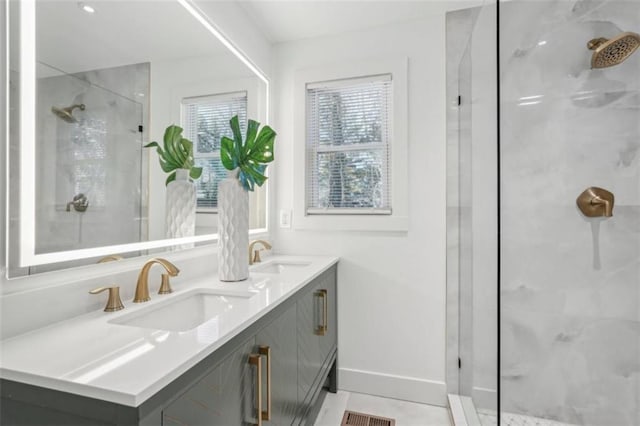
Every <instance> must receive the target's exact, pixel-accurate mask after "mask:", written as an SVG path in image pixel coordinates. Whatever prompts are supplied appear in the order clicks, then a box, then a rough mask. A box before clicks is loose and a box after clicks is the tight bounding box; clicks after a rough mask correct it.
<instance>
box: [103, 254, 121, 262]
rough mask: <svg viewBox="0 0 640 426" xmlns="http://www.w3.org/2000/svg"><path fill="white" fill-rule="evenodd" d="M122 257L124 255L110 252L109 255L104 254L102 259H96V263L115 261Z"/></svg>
mask: <svg viewBox="0 0 640 426" xmlns="http://www.w3.org/2000/svg"><path fill="white" fill-rule="evenodd" d="M123 259H124V257H122V256H120V255H119V254H110V255H109V256H105V257H103V258H102V259H100V260H98V262H97V263H107V262H116V261H118V260H123Z"/></svg>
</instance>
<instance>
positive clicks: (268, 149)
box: [248, 126, 276, 163]
mask: <svg viewBox="0 0 640 426" xmlns="http://www.w3.org/2000/svg"><path fill="white" fill-rule="evenodd" d="M275 139H276V132H274V131H273V129H272V128H271V127H269V126H264V127H263V128H262V129H261V130H260V133H259V134H258V137H257V138H256V141H255V143H254V147H253V150H252V151H251V153H250V154H249V156H248V157H249V159H251V160H254V161H255V162H257V163H270V162H272V161H273V159H274V155H273V147H274V143H275Z"/></svg>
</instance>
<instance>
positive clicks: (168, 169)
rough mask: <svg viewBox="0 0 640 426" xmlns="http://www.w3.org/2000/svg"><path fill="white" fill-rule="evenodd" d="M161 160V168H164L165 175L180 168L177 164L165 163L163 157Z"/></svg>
mask: <svg viewBox="0 0 640 426" xmlns="http://www.w3.org/2000/svg"><path fill="white" fill-rule="evenodd" d="M159 160H160V168H162V171H163V172H165V173H170V172H172V171H173V170H175V169H178V168H179V167H176V166H175V164H171V163H169V162H167V161H165V160H164V159H163V158H162V157H160V158H159Z"/></svg>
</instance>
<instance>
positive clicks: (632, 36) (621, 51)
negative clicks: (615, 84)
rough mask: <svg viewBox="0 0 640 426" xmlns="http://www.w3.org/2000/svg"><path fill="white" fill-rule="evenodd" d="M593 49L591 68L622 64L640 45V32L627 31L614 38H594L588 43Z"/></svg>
mask: <svg viewBox="0 0 640 426" xmlns="http://www.w3.org/2000/svg"><path fill="white" fill-rule="evenodd" d="M587 47H588V48H589V50H593V51H594V52H593V56H592V57H591V68H607V67H612V66H614V65H618V64H621V63H622V62H624V61H625V59H627V58H628V57H629V56H631V55H632V54H633V52H635V51H636V49H638V47H640V34H636V33H632V32H627V33H622V34H620V35H618V36H616V37H614V38H611V39H606V38H603V37H601V38H594V39H593V40H591V41H589V43H588V44H587Z"/></svg>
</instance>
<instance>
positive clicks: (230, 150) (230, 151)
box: [220, 136, 238, 170]
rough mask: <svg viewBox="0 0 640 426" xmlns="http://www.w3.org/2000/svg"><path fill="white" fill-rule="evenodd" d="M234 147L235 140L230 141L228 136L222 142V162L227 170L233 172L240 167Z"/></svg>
mask: <svg viewBox="0 0 640 426" xmlns="http://www.w3.org/2000/svg"><path fill="white" fill-rule="evenodd" d="M233 145H234V142H233V139H229V138H228V137H226V136H223V137H222V139H221V140H220V161H221V162H222V165H223V166H224V168H225V169H227V170H233V169H235V168H236V167H238V163H237V157H236V156H235V155H234V154H235V151H234V147H233Z"/></svg>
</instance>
